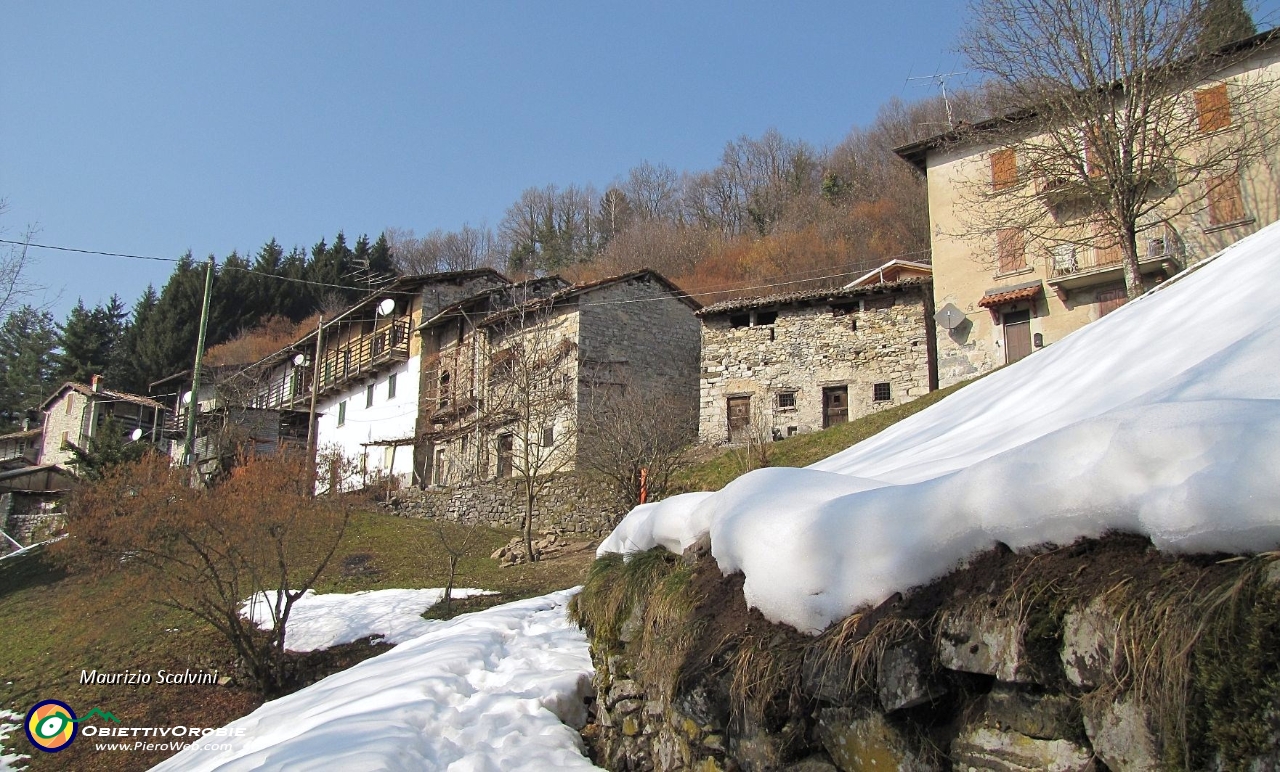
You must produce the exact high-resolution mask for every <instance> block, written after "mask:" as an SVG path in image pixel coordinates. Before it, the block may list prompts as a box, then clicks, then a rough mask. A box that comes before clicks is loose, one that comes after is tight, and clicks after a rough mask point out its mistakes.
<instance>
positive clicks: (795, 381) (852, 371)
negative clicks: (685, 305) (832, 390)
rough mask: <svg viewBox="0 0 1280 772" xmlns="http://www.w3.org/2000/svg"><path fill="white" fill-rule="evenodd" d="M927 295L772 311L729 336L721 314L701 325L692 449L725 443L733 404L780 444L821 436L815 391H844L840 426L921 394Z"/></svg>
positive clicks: (906, 292)
mask: <svg viewBox="0 0 1280 772" xmlns="http://www.w3.org/2000/svg"><path fill="white" fill-rule="evenodd" d="M930 291H931V290H930V287H929V285H928V284H924V285H914V286H908V287H903V288H902V289H900V290H897V291H894V292H892V293H884V294H869V295H867V296H865V297H862V298H860V299H859V298H843V299H841V300H840V301H838V302H841V303H848V302H853V303H855V304H857V303H858V302H859V300H861V304H860V306H859V307H858V308H857V309H856V310H850V311H849V312H847V313H841V314H837V313H836V312H835V311H833V308H832V306H831V305H830V304H829V303H828V302H826V301H825V300H822V299H819V300H816V301H813V302H812V303H811V304H808V305H804V304H792V305H786V306H781V307H777V311H778V317H777V321H776V322H774V323H773V324H766V325H758V326H749V327H738V328H734V327H733V326H732V325H731V323H730V316H731V314H729V313H718V314H715V315H713V316H706V317H704V318H703V323H702V382H701V403H700V406H699V426H698V438H699V440H701V441H702V442H704V443H716V444H719V443H724V442H727V441H728V439H729V436H728V435H729V429H728V413H727V402H726V400H727V398H729V397H733V396H746V395H750V397H751V401H752V405H751V409H752V414H753V423H755V422H756V421H757V420H758V419H759V417H761V416H763V417H764V419H765V421H766V423H767V426H768V427H769V428H771V429H773V430H776V431H774V432H773V435H774V436H775V437H777V436H781V437H786V436H789V435H791V434H796V433H804V432H810V431H816V430H819V429H822V428H823V403H822V399H823V397H822V395H823V388H824V387H829V386H847V387H848V390H849V392H848V394H849V396H848V402H849V420H853V419H856V418H859V417H861V416H864V415H867V414H869V413H873V412H876V411H878V410H883V409H884V408H887V407H891V406H893V405H899V404H902V403H903V402H909V401H910V400H912V399H915V398H916V397H919V396H921V395H923V394H927V393H928V392H929V384H930V361H929V360H930V354H929V348H930V347H929V341H928V334H929V333H928V330H929V329H930V325H929V321H928V319H927V317H928V309H929V298H928V296H927V293H929V292H930ZM760 310H772V309H760ZM753 319H754V317H753ZM885 382H887V383H889V384H890V395H891V396H890V399H888V400H876V399H874V384H876V383H885ZM785 392H793V393H794V394H795V406H794V407H783V406H780V404H779V400H778V395H779V393H785ZM766 436H767V435H766Z"/></svg>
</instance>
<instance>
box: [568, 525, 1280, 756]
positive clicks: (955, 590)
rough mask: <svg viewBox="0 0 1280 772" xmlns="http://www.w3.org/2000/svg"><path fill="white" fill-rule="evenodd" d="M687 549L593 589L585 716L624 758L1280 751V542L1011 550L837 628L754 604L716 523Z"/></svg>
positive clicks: (597, 738)
mask: <svg viewBox="0 0 1280 772" xmlns="http://www.w3.org/2000/svg"><path fill="white" fill-rule="evenodd" d="M633 563H634V561H633ZM667 565H668V566H669V568H667V569H666V573H665V574H660V575H659V576H658V578H657V579H656V580H652V582H651V584H649V585H647V587H648V588H649V589H647V590H644V591H640V592H635V593H632V595H633V597H636V598H637V600H636V601H635V603H634V604H633V605H629V606H618V605H611V606H608V611H604V612H602V611H601V610H600V609H601V607H602V606H601V602H602V600H603V602H604V603H605V604H609V603H611V601H609V600H608V598H611V597H612V598H617V597H623V596H625V595H626V594H627V593H626V590H628V589H631V590H634V589H635V587H636V586H637V585H629V586H627V587H626V588H619V587H618V586H617V585H612V586H608V585H606V584H603V583H601V584H595V585H588V587H587V588H586V589H585V590H584V591H583V593H582V594H581V595H580V596H579V597H578V598H577V599H575V602H574V603H575V606H574V613H575V614H576V615H577V617H578V618H579V619H580V620H582V621H583V622H584V623H585V626H586V628H587V632H588V636H589V638H590V639H591V640H592V658H593V661H594V664H595V667H596V676H595V678H596V686H597V694H596V699H595V701H594V703H593V704H592V705H591V706H590V715H591V721H590V723H589V724H588V726H587V727H586V728H585V729H584V730H583V735H584V738H585V739H586V741H587V743H588V746H589V747H590V749H591V752H592V758H593V760H594V761H595V762H596V763H597V764H599V765H601V766H603V767H605V768H607V769H611V770H658V771H659V772H674V770H702V771H703V772H712V771H713V770H738V769H741V770H746V771H747V772H753V771H755V770H761V771H763V770H790V772H824V771H827V772H834V771H835V770H844V771H845V772H853V771H854V770H858V771H862V770H873V769H874V770H952V769H955V770H998V771H1000V772H1018V771H1022V770H1039V769H1052V770H1060V771H1061V772H1086V771H1088V772H1096V771H1097V770H1102V769H1110V770H1114V771H1115V772H1121V771H1128V770H1142V771H1144V772H1145V771H1147V770H1164V769H1201V768H1208V769H1277V768H1280V725H1277V724H1276V721H1275V716H1276V715H1277V711H1278V710H1280V692H1278V691H1277V690H1276V688H1275V680H1274V677H1273V676H1267V675H1263V673H1274V669H1275V668H1274V665H1275V661H1276V659H1275V658H1276V654H1275V652H1276V651H1277V650H1280V624H1278V622H1277V620H1278V619H1280V561H1277V560H1276V559H1275V558H1274V556H1270V557H1268V556H1262V557H1258V558H1252V559H1249V560H1246V561H1243V562H1240V563H1236V564H1234V566H1230V565H1224V564H1222V563H1218V562H1216V561H1213V560H1212V559H1206V560H1196V559H1194V558H1193V559H1186V558H1174V557H1170V556H1164V555H1159V554H1158V553H1155V551H1154V550H1153V549H1151V548H1150V545H1149V544H1148V543H1146V542H1145V540H1140V539H1136V538H1133V537H1114V538H1112V539H1108V540H1102V541H1101V542H1093V541H1084V542H1080V543H1078V544H1076V545H1073V546H1072V547H1071V548H1066V549H1058V550H1050V551H1044V552H1040V553H1037V554H1021V555H1019V554H1013V553H1009V552H1008V551H1007V550H997V551H994V552H991V553H987V554H985V555H983V556H979V557H977V558H975V559H974V560H973V561H972V562H971V563H970V564H969V565H967V566H966V567H965V568H962V569H959V570H958V571H957V572H956V573H954V574H953V575H952V576H950V577H946V578H944V579H942V580H939V581H938V582H935V583H934V584H933V585H930V586H928V587H924V588H918V589H917V590H913V591H912V592H911V593H908V594H906V595H905V596H894V597H893V598H890V599H889V600H888V601H886V602H885V603H884V604H883V605H881V606H880V607H878V608H875V609H864V610H863V611H862V612H860V613H858V614H856V615H854V616H851V617H850V618H848V619H847V620H845V621H844V622H842V623H837V624H835V625H833V626H832V628H830V629H829V630H828V631H827V632H826V633H825V634H823V635H822V636H818V637H809V636H806V635H802V634H800V633H798V632H796V631H795V630H793V629H791V628H789V627H785V626H781V625H773V624H771V623H769V622H768V621H767V620H765V619H764V618H763V617H762V616H760V614H759V613H758V612H756V611H748V609H747V608H746V606H745V602H744V601H743V599H742V577H741V575H737V576H731V577H721V576H720V575H719V572H718V569H717V568H716V566H715V561H714V559H712V558H711V557H710V556H709V542H708V541H705V540H704V541H703V542H700V543H698V544H695V545H694V546H693V547H691V548H690V549H689V550H688V551H686V553H685V555H684V556H682V557H678V558H671V557H668V558H667ZM615 570H616V571H617V573H616V574H614V576H618V577H634V576H636V574H635V573H634V572H628V571H624V570H622V569H621V568H618V569H615ZM605 575H606V574H604V573H603V572H601V573H598V574H597V578H596V579H594V580H593V581H594V582H600V581H601V580H600V579H599V577H600V576H605ZM621 581H634V579H626V578H624V579H622V580H621ZM674 587H683V588H686V590H685V591H686V592H688V593H689V595H687V596H686V597H687V598H688V599H689V604H688V606H682V605H681V604H680V603H673V601H672V598H673V596H672V594H671V593H672V588H674ZM593 590H594V591H595V592H598V593H599V595H596V596H592V592H593ZM620 590H621V591H620ZM610 593H613V594H612V595H611V594H610ZM1217 593H1224V594H1222V595H1217ZM1215 597H1219V598H1229V599H1230V603H1231V604H1239V605H1238V606H1237V608H1236V609H1234V610H1229V609H1226V608H1225V607H1224V606H1223V605H1221V604H1217V605H1215V604H1213V603H1212V602H1210V601H1211V599H1212V598H1215ZM593 614H594V615H595V616H594V617H593V616H592V615H593ZM1133 657H1139V658H1140V659H1139V660H1137V661H1135V660H1133V659H1132V658H1133Z"/></svg>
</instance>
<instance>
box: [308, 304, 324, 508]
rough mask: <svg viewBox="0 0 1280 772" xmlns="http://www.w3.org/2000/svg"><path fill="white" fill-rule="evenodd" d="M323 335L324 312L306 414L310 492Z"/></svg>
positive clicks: (314, 461) (313, 482)
mask: <svg viewBox="0 0 1280 772" xmlns="http://www.w3.org/2000/svg"><path fill="white" fill-rule="evenodd" d="M323 337H324V314H320V323H319V324H317V325H316V353H315V356H313V357H312V358H311V410H310V412H309V413H308V414H307V468H309V469H310V470H311V492H312V494H314V493H315V488H316V481H315V474H316V398H317V397H318V396H319V394H320V344H321V340H320V339H321V338H323Z"/></svg>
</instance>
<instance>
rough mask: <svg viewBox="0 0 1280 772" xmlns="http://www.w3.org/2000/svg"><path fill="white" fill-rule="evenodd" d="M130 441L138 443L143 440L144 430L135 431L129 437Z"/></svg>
mask: <svg viewBox="0 0 1280 772" xmlns="http://www.w3.org/2000/svg"><path fill="white" fill-rule="evenodd" d="M129 439H131V440H133V441H134V442H137V441H138V440H140V439H142V429H134V430H133V433H132V434H130V435H129Z"/></svg>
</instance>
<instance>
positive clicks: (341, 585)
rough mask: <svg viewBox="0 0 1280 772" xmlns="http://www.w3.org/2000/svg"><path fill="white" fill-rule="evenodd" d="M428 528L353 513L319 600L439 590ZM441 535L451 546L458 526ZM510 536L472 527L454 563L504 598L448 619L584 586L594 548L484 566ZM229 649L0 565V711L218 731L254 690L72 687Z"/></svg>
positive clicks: (131, 755) (113, 765) (49, 763)
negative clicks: (60, 709)
mask: <svg viewBox="0 0 1280 772" xmlns="http://www.w3.org/2000/svg"><path fill="white" fill-rule="evenodd" d="M436 527H437V526H434V525H433V524H431V523H428V522H426V521H423V520H413V519H407V518H398V517H391V516H388V515H383V514H373V513H366V514H360V515H357V516H356V517H355V518H354V520H353V522H352V525H351V527H350V529H349V530H348V532H347V535H346V537H345V541H344V544H343V545H342V547H341V548H339V550H338V553H337V555H336V556H335V560H334V562H333V564H332V565H331V566H330V568H329V570H328V571H327V572H326V574H325V575H324V576H323V577H322V579H321V581H320V583H319V586H318V588H317V589H318V591H320V592H355V591H359V590H375V589H383V588H391V587H443V586H444V580H445V576H446V573H445V572H446V565H447V563H446V561H445V555H446V552H445V551H444V549H443V548H442V547H441V545H440V541H439V539H438V537H437V535H436V530H435V529H436ZM439 527H443V528H445V529H446V531H447V532H448V533H450V534H452V535H453V536H454V537H455V538H457V537H458V536H459V535H460V532H461V530H462V529H461V528H460V527H459V526H456V525H454V524H451V523H445V524H443V525H441V526H439ZM514 535H515V532H513V531H501V530H493V529H487V528H481V529H477V530H476V532H475V535H474V536H473V537H472V541H471V543H470V546H469V548H468V550H467V553H468V555H467V557H464V558H463V560H462V561H461V564H460V566H459V572H458V579H457V582H458V584H459V586H463V587H481V588H484V589H489V590H498V591H499V592H501V595H500V596H497V597H488V598H485V599H483V600H480V599H477V600H476V601H473V602H470V603H465V604H459V606H456V607H455V611H461V610H466V611H470V610H475V609H476V608H477V607H478V606H480V605H485V604H487V605H492V604H494V603H497V602H503V601H506V600H512V599H516V598H522V597H530V596H534V595H540V594H542V593H545V592H550V591H552V590H556V589H563V588H565V587H570V586H573V585H574V584H577V583H579V582H581V580H582V576H583V569H584V568H585V567H586V565H587V563H589V562H590V560H591V558H592V557H594V551H593V550H590V549H586V548H585V545H583V547H582V548H581V549H579V551H577V552H573V553H570V554H565V555H560V556H555V557H552V558H550V559H548V560H544V561H542V562H540V563H538V564H536V565H533V566H517V567H513V568H503V569H500V568H498V564H497V561H496V560H491V559H490V558H489V555H490V553H492V552H493V551H494V550H495V549H497V548H498V547H499V546H501V545H503V544H506V542H507V541H508V540H509V539H510V538H511V537H512V536H514ZM361 554H365V555H369V556H370V558H369V559H368V560H367V563H364V561H361V562H362V563H364V564H365V565H368V566H369V568H370V569H371V570H366V571H363V572H359V573H357V574H355V575H352V574H351V572H347V571H344V570H343V566H344V563H345V561H346V559H347V558H348V557H349V556H351V555H361ZM351 648H352V649H353V650H352V651H349V652H345V653H344V654H343V657H344V659H343V660H342V661H341V664H347V665H349V664H354V662H355V661H358V660H359V659H362V658H363V657H364V656H367V655H368V654H370V653H376V650H374V649H371V648H369V647H364V646H357V647H351ZM232 660H233V657H232V653H231V651H230V648H229V647H228V646H227V645H226V644H224V643H223V642H222V641H221V640H219V638H218V636H217V635H216V633H214V632H213V631H212V630H211V629H209V628H208V627H207V626H206V625H204V624H202V623H199V622H197V621H196V620H194V619H192V618H190V617H188V616H186V615H184V614H182V613H179V612H175V611H170V610H167V609H164V608H161V607H158V606H155V605H153V604H151V603H149V602H147V601H145V600H143V599H140V598H137V597H131V596H129V595H127V594H123V593H121V592H119V591H118V583H116V582H114V581H112V580H111V579H107V580H103V581H97V580H92V579H90V578H89V577H87V576H82V575H77V574H74V573H71V574H67V573H64V572H63V571H61V570H59V569H57V568H55V567H53V566H52V565H51V564H50V563H48V562H47V561H46V560H44V559H43V558H42V556H39V555H36V556H23V557H21V558H16V559H12V560H7V561H3V562H0V709H7V710H11V711H13V712H15V713H21V714H25V713H26V711H27V709H28V708H30V706H31V705H32V704H33V703H35V702H37V701H39V700H41V699H50V698H52V699H60V700H62V701H64V702H66V703H68V704H69V705H71V706H72V708H74V709H76V710H77V711H79V712H81V713H83V712H84V711H87V710H89V709H90V708H92V707H100V708H103V709H104V710H110V711H111V712H113V713H115V714H116V715H117V716H119V717H120V718H121V720H122V721H123V722H124V723H125V724H126V725H134V726H147V725H170V724H173V723H182V724H185V725H192V726H221V725H222V724H225V723H227V722H228V721H231V720H232V719H235V718H237V717H239V716H242V715H245V714H246V713H248V712H249V711H251V710H253V708H255V707H256V706H257V705H258V704H260V702H261V701H260V700H259V698H258V697H257V696H256V695H255V694H254V693H252V692H250V691H247V690H243V689H239V688H231V687H211V686H159V685H156V684H152V685H150V686H93V685H87V684H86V685H81V684H80V683H79V678H80V671H81V669H94V668H96V669H98V670H100V671H106V672H118V671H122V670H125V669H131V670H142V671H145V672H150V673H154V672H155V671H156V670H157V669H159V668H165V669H168V670H174V669H176V670H178V671H181V670H183V669H184V668H191V669H193V670H195V669H204V668H208V669H213V668H218V669H219V670H220V671H221V672H223V673H226V672H227V671H228V669H229V667H230V664H231V662H232ZM5 746H6V751H10V752H11V751H12V750H14V749H16V750H17V751H18V752H19V753H26V754H28V755H31V756H33V758H32V759H31V761H29V762H26V763H28V765H29V768H30V769H32V770H43V769H77V770H98V769H111V770H113V771H114V770H131V769H146V768H148V767H150V766H151V765H152V764H155V763H157V762H158V761H160V760H161V759H162V758H164V757H166V756H168V755H170V754H168V753H159V752H151V753H146V752H112V753H107V752H95V751H93V750H92V742H91V741H89V740H88V738H84V737H81V738H78V739H77V740H76V741H75V743H74V744H73V745H72V747H71V748H69V749H67V750H66V751H62V752H60V753H57V754H42V753H39V752H37V751H35V750H34V749H32V748H31V747H30V745H29V744H28V743H27V741H26V739H25V737H23V736H22V733H21V730H18V733H17V735H16V736H15V735H13V734H11V735H10V736H9V737H8V738H7V739H6V740H5Z"/></svg>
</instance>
